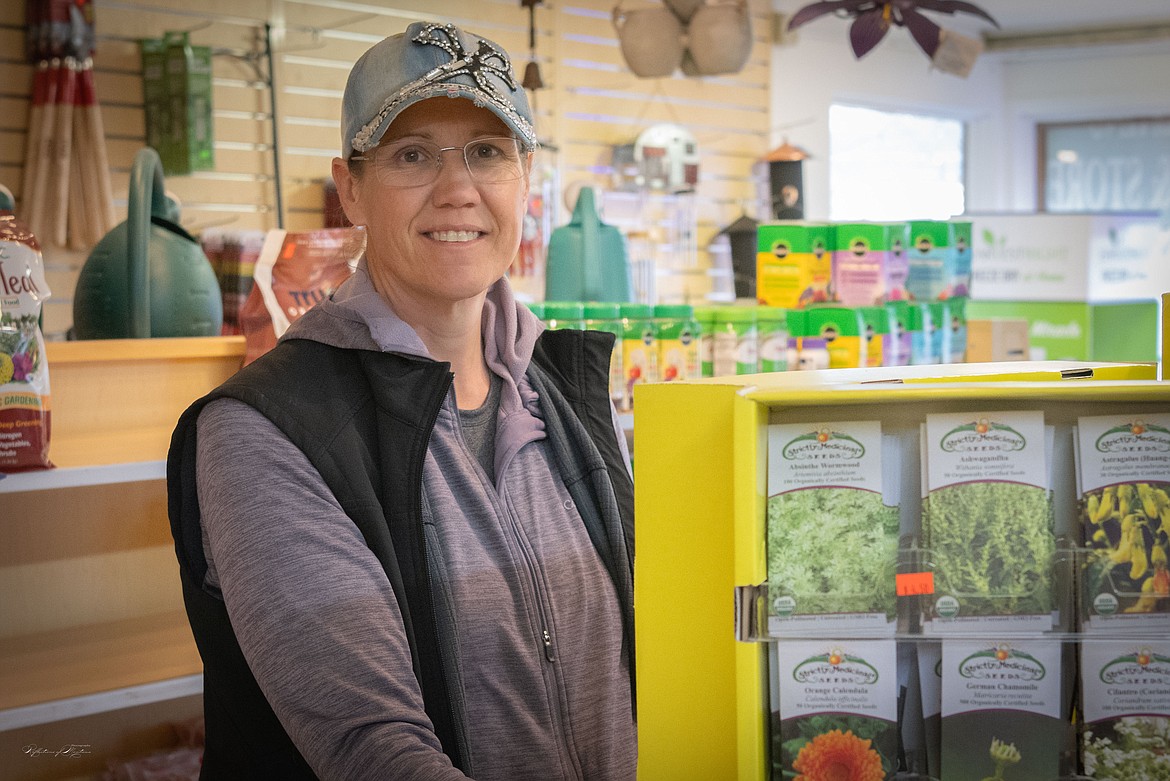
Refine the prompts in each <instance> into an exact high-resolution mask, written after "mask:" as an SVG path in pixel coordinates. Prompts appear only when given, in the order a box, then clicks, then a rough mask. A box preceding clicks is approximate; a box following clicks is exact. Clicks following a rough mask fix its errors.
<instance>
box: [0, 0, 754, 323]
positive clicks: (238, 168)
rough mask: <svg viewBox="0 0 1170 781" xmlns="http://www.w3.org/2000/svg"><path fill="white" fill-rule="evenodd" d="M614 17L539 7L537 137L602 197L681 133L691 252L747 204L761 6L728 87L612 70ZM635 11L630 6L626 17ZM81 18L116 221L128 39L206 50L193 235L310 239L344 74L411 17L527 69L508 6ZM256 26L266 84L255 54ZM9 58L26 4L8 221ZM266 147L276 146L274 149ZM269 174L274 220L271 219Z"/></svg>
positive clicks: (56, 279) (318, 2)
mask: <svg viewBox="0 0 1170 781" xmlns="http://www.w3.org/2000/svg"><path fill="white" fill-rule="evenodd" d="M615 4H616V0H613V1H612V2H611V0H563V2H557V3H556V4H555V6H554V7H549V6H548V5H543V6H540V7H539V8H537V13H536V21H537V28H538V31H537V57H538V61H539V62H540V67H541V73H542V75H543V77H544V81H545V84H546V85H547V88H546V89H544V90H541V91H540V92H539V93H537V95H536V96H535V98H534V100H533V104H534V108H535V110H536V113H537V128H538V131H539V133H540V136H541V139H542V141H544V142H545V143H547V144H550V145H552V146H554V147H556V149H558V150H559V151H558V153H557V155H556V160H557V165H558V168H559V179H560V182H561V184H562V185H566V186H568V185H574V184H582V183H587V184H592V185H594V186H596V187H598V188H601V189H605V188H607V187H609V186H610V185H611V178H610V176H609V172H608V170H609V169H608V166H609V163H610V155H611V150H612V148H613V146H614V145H620V144H629V143H633V142H634V140H635V139H636V138H637V136H638V134H639V133H640V132H641V131H642V130H644V129H645V128H646V127H648V126H650V125H652V124H655V123H659V122H674V123H678V124H682V125H684V126H685V127H687V128H688V129H689V130H690V132H691V133H692V134H694V136H695V137H696V138H697V140H698V142H699V146H700V151H701V154H702V159H701V171H700V183H699V188H698V191H697V193H696V196H695V212H696V214H697V241H698V245H699V247H700V248H702V247H704V246H705V245H706V243H707V242H708V241H709V240H710V239H711V237H713V236H714V235H715V233H716V232H717V231H718V230H719V229H720V228H721V227H723V226H724V225H726V224H728V223H730V222H731V221H732V220H734V219H735V218H736V217H738V216H739V214H740V213H741V211H742V210H743V209H744V208H745V206H747V205H748V204H754V185H753V183H752V182H751V181H750V171H751V166H752V163H753V162H754V161H755V160H756V159H757V158H758V157H759V156H760V155H761V154H762V153H763V152H765V151H766V150H767V148H768V141H769V127H770V119H769V107H768V96H769V90H768V75H769V58H770V43H769V40H768V32H769V30H770V14H771V11H770V6H769V2H768V0H750V3H749V5H750V8H751V9H752V26H753V34H754V39H755V40H754V44H753V47H752V52H751V57H750V60H749V62H748V64H747V66H746V67H745V68H744V69H743V70H742V71H741V72H740V73H737V74H734V75H729V76H717V77H705V78H686V77H683V76H682V75H681V74H676V75H675V76H673V77H671V78H667V79H639V78H637V77H635V76H634V75H633V74H631V73H630V72H629V71H628V70H627V69H626V68H625V66H624V65H623V62H622V58H621V53H620V50H619V44H618V40H617V34H616V32H615V30H614V26H613V22H612V11H613V7H614V5H615ZM649 4H650V3H649V2H648V1H647V0H635V2H624V3H623V7H624V8H626V9H633V8H636V7H645V6H647V5H649ZM95 9H96V19H97V30H98V52H97V54H96V56H95V74H96V83H97V92H98V99H99V101H100V103H101V106H102V117H103V122H104V124H105V129H106V134H107V144H108V149H109V157H110V164H111V167H112V169H113V171H112V176H113V184H114V192H115V199H116V200H115V206H116V210H117V212H118V214H119V219H121V218H124V216H125V208H126V189H127V185H128V180H129V170H130V165H131V163H132V161H133V158H134V155H135V153H136V152H137V151H138V149H140V148H141V146H142V143H143V138H144V120H143V114H142V80H141V76H140V74H139V59H138V57H139V55H138V45H137V41H138V39H140V38H143V37H158V36H160V35H162V33H163V32H164V31H167V30H188V31H190V37H191V42H192V44H195V45H204V46H211V47H212V48H213V51H214V54H215V56H214V58H213V86H214V93H213V107H214V130H215V155H216V170H215V171H208V172H200V173H196V174H192V175H190V176H173V177H168V178H167V187H168V189H169V190H171V191H172V192H173V193H174V194H175V195H176V196H177V197H178V198H179V199H180V201H181V202H182V204H183V211H182V214H183V217H182V222H183V225H184V226H185V227H187V228H188V229H189V230H191V231H192V232H193V233H198V232H199V231H200V230H202V229H204V228H209V227H223V228H226V229H232V228H238V229H241V230H243V229H268V228H272V227H276V226H277V225H278V224H279V223H281V222H283V224H284V225H285V227H288V228H291V229H305V228H314V227H319V226H320V225H321V224H322V222H323V215H322V205H323V193H322V185H323V182H324V180H325V178H326V177H328V176H329V168H330V160H331V159H332V157H333V156H334V155H335V154H336V153H337V150H338V146H339V131H338V116H339V114H340V108H341V93H342V89H343V88H344V84H345V78H346V75H347V73H348V70H349V67H350V65H351V64H352V63H353V61H354V60H355V59H356V58H357V57H358V56H359V55H360V54H361V53H362V52H363V51H365V49H366V48H368V47H369V46H370V45H372V44H373V43H375V42H377V41H378V40H380V39H381V38H383V37H384V36H386V35H390V34H393V33H395V32H399V31H401V30H402V29H403V28H404V27H405V26H406V24H407V23H409V21H411V20H414V19H423V20H434V21H446V20H452V21H455V22H457V23H459V24H463V25H466V26H467V27H469V28H471V29H473V30H475V31H476V32H480V33H482V34H484V35H486V36H487V37H489V38H492V39H494V40H496V41H497V42H499V43H500V44H502V45H503V46H504V47H505V48H507V49H508V50H509V51H510V52H511V53H512V55H513V61H514V65H515V66H516V70H517V72H518V75H520V74H522V73H523V69H524V65H525V64H526V63H527V61H528V12H527V10H526V9H524V8H522V7H521V6H520V3H519V2H518V0H476V1H475V2H458V1H456V0H395V1H394V2H377V3H375V2H365V3H362V2H349V1H348V0H200V2H198V3H193V2H191V1H190V0H95ZM266 23H267V24H268V26H269V29H270V34H271V40H272V48H273V52H274V64H275V67H274V72H272V73H271V74H270V73H269V69H268V67H267V61H266V59H265V57H264V52H265V25H266ZM23 51H24V3H23V2H15V1H11V2H3V3H0V182H2V183H4V184H5V185H7V186H8V187H9V189H11V190H12V191H13V193H14V194H15V195H16V197H17V203H18V210H19V206H20V196H21V192H20V182H21V172H22V170H23V157H24V144H25V131H26V126H27V115H28V109H29V90H30V87H31V78H32V69H31V66H29V65H27V64H26V63H25V62H24V59H23ZM270 85H272V86H273V89H272V90H271V91H270V89H269V87H270ZM273 102H274V103H275V107H276V115H277V117H278V122H277V124H276V125H275V130H276V133H275V134H274V132H273V129H274V125H273V123H272V104H273ZM274 135H275V136H276V137H277V138H278V139H279V149H274V148H273V137H274ZM278 170H279V172H280V177H279V178H280V185H281V186H280V188H279V200H280V203H281V205H282V206H283V214H278V212H277V201H278V193H277V190H278V188H277V187H276V181H275V176H276V172H277V171H278ZM565 220H567V212H566V211H565V210H563V208H562V211H561V213H560V221H561V222H564V221H565ZM85 254H86V253H78V252H69V251H66V250H62V249H59V248H55V247H47V248H46V249H45V257H46V266H47V270H48V276H49V284H50V287H51V288H52V289H53V291H54V298H53V299H52V300H51V301H50V303H49V304H48V305H46V311H45V323H46V331H47V332H48V333H49V334H50V335H51V336H58V337H59V336H62V335H63V334H64V332H65V331H66V329H67V328H68V327H69V325H70V323H71V321H72V314H71V313H72V289H73V285H74V284H75V281H76V276H77V272H78V270H79V269H80V266H81V264H82V263H83V262H84V260H85ZM704 264H705V255H704V254H703V253H700V255H699V266H700V267H699V268H698V269H691V270H689V271H688V270H687V269H683V270H682V271H683V272H684V273H682V275H681V276H680V277H679V279H678V280H675V283H676V284H675V287H674V288H672V287H671V286H670V285H669V284H667V285H665V286H664V285H661V284H660V285H659V291H660V294H661V295H663V296H665V297H682V296H686V297H689V298H695V297H697V296H701V294H702V293H703V291H704V289H705V287H704V286H705V285H709V282H708V281H707V278H706V274H705V271H704V269H703V268H702V266H703V265H704ZM680 280H681V281H680ZM667 282H669V280H667ZM679 285H681V286H682V287H679Z"/></svg>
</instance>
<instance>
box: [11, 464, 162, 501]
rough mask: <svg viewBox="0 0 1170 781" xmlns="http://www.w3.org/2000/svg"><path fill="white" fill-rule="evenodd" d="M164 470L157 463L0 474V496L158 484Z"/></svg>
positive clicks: (76, 467)
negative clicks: (142, 483)
mask: <svg viewBox="0 0 1170 781" xmlns="http://www.w3.org/2000/svg"><path fill="white" fill-rule="evenodd" d="M166 469H167V464H166V461H162V460H159V461H132V462H129V463H125V464H105V465H103V466H73V467H61V468H57V469H42V470H39V471H36V472H17V473H14V474H7V475H5V474H0V494H6V493H18V492H20V491H52V490H57V489H61V488H82V487H85V486H94V485H112V484H117V483H137V482H141V481H143V480H161V479H163V478H165V477H166Z"/></svg>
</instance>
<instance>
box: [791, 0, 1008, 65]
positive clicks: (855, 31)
mask: <svg viewBox="0 0 1170 781" xmlns="http://www.w3.org/2000/svg"><path fill="white" fill-rule="evenodd" d="M923 11H935V12H938V13H944V14H955V13H959V12H962V13H968V14H972V15H974V16H978V17H980V18H982V19H985V20H987V21H988V22H990V23H991V24H993V25H995V26H996V27H999V23H998V22H996V21H995V19H994V18H992V16H991V15H990V14H989V13H987V12H986V11H984V10H983V9H982V8H980V7H979V6H977V5H975V4H974V3H968V2H964V0H819V2H815V3H810V4H809V5H806V6H804V7H803V8H801V9H800V10H799V11H797V12H796V13H795V14H793V16H792V18H791V19H790V20H789V22H788V29H789V30H795V29H796V28H797V27H800V26H801V25H803V24H806V23H808V22H811V21H812V20H814V19H817V18H819V17H821V16H824V15H825V14H835V15H836V16H839V17H843V18H846V19H852V20H853V24H852V25H851V26H850V28H849V41H850V43H851V44H852V46H853V54H854V56H855V57H857V58H858V59H860V58H861V57H863V56H864V55H866V54H868V53H869V52H870V51H871V50H872V49H873V48H874V47H875V46H877V45H878V44H879V43H880V42H881V40H882V39H883V38H884V37H885V35H886V33H887V32H889V31H890V27H893V26H897V27H905V28H906V29H907V30H908V31H909V32H910V35H911V36H913V38H914V41H915V43H917V44H918V46H919V48H921V49H922V51H924V52H926V55H927V56H928V57H930V58H931V59H932V60H934V59H935V57H936V55H937V54H938V53H939V48H940V46H941V45H942V44H943V42H944V41H945V40H946V38H947V36H948V33H949V31H947V30H944V29H943V28H941V27H940V26H939V25H938V24H936V23H935V22H934V21H933V20H931V19H930V18H929V17H927V16H925V15H924V14H923V13H922V12H923ZM949 34H950V35H952V36H954V35H956V34H955V33H949Z"/></svg>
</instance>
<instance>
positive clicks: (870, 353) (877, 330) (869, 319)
mask: <svg viewBox="0 0 1170 781" xmlns="http://www.w3.org/2000/svg"><path fill="white" fill-rule="evenodd" d="M857 311H858V312H860V313H861V320H862V322H864V323H865V365H866V366H888V365H890V364H888V363H887V362H886V351H887V349H888V344H889V341H890V320H891V317H890V310H888V309H886V308H885V307H884V306H862V307H858V309H857Z"/></svg>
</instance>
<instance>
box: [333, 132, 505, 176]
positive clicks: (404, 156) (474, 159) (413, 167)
mask: <svg viewBox="0 0 1170 781" xmlns="http://www.w3.org/2000/svg"><path fill="white" fill-rule="evenodd" d="M524 151H526V150H524V148H523V147H522V146H521V144H520V141H519V140H518V139H516V138H511V137H503V138H477V139H475V140H474V141H469V142H468V143H467V144H465V145H463V146H462V147H458V146H444V147H439V146H436V145H435V144H429V143H427V142H426V141H413V140H412V141H402V142H396V143H393V144H387V145H386V146H380V147H378V148H377V149H375V150H374V151H373V152H371V153H369V154H366V155H354V156H353V157H351V158H350V160H364V161H367V162H368V163H370V165H371V166H372V167H373V169H374V175H375V176H377V177H378V181H379V182H381V183H382V184H384V185H386V186H387V187H422V186H424V185H428V184H431V183H433V182H434V181H435V180H436V179H438V178H439V169H440V168H442V167H443V152H462V153H463V162H464V164H465V165H466V166H467V171H468V173H470V174H471V178H472V179H473V180H474V181H475V182H478V183H480V184H499V183H501V182H514V181H516V180H517V179H520V178H522V177H523V176H524V157H523V152H524Z"/></svg>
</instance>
